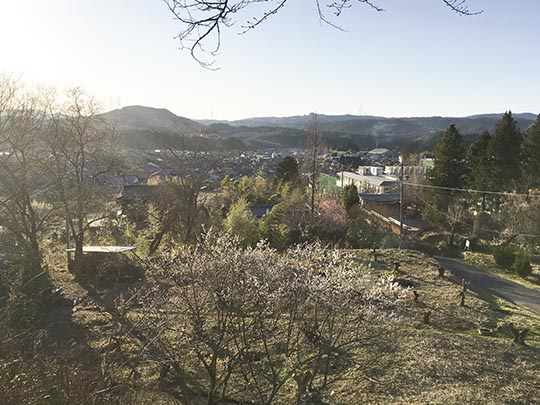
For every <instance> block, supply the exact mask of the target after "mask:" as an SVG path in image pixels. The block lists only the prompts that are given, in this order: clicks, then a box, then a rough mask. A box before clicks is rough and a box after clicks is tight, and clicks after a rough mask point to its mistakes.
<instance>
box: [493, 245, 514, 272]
mask: <svg viewBox="0 0 540 405" xmlns="http://www.w3.org/2000/svg"><path fill="white" fill-rule="evenodd" d="M493 258H494V259H495V263H497V265H498V266H501V267H503V268H505V269H510V268H511V267H512V265H513V264H514V261H515V260H516V254H515V252H514V249H512V247H511V246H509V245H499V246H496V247H495V248H494V249H493Z"/></svg>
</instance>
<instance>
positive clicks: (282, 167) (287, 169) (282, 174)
mask: <svg viewBox="0 0 540 405" xmlns="http://www.w3.org/2000/svg"><path fill="white" fill-rule="evenodd" d="M299 178H300V172H299V170H298V162H297V161H296V159H295V158H294V157H292V156H285V157H284V158H283V159H282V160H281V161H280V162H279V163H278V164H277V166H276V176H275V178H274V185H275V186H279V185H282V184H284V183H294V182H297V181H298V179H299Z"/></svg>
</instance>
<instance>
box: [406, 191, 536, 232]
mask: <svg viewBox="0 0 540 405" xmlns="http://www.w3.org/2000/svg"><path fill="white" fill-rule="evenodd" d="M414 194H415V196H416V197H417V198H418V199H420V201H422V202H423V203H424V204H426V205H427V206H428V207H430V208H431V209H432V210H434V211H436V212H438V213H439V214H441V215H443V216H444V217H446V218H448V219H450V220H451V221H454V222H456V223H460V224H463V225H466V226H468V227H469V228H472V229H474V226H473V225H471V224H468V223H467V222H465V221H460V220H459V219H457V218H454V217H452V216H450V215H448V214H447V213H445V212H442V211H441V210H439V209H437V208H436V207H434V206H433V205H431V204H430V203H429V202H427V201H426V200H424V199H423V198H422V197H420V195H418V193H414ZM482 231H484V232H489V233H493V234H496V235H500V234H505V233H506V234H510V235H515V236H522V237H530V238H538V237H540V234H528V233H512V232H509V231H504V230H503V231H497V230H495V229H487V228H482Z"/></svg>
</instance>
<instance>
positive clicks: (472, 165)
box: [467, 131, 494, 210]
mask: <svg viewBox="0 0 540 405" xmlns="http://www.w3.org/2000/svg"><path fill="white" fill-rule="evenodd" d="M491 139H492V136H491V134H490V133H489V132H488V131H486V132H484V133H483V134H482V135H480V137H479V138H478V139H477V140H476V142H475V143H474V144H472V146H471V147H470V149H469V152H468V154H467V160H468V161H469V176H468V183H469V186H471V187H472V188H475V189H477V190H490V189H492V188H493V183H494V178H493V159H492V156H491V155H490V144H491ZM481 198H482V210H486V204H487V203H488V201H487V195H486V194H483V195H482V196H481Z"/></svg>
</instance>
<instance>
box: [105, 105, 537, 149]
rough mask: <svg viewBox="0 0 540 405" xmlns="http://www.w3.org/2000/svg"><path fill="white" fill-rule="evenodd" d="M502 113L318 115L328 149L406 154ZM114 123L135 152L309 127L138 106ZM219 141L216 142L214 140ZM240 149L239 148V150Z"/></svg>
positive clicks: (252, 142)
mask: <svg viewBox="0 0 540 405" xmlns="http://www.w3.org/2000/svg"><path fill="white" fill-rule="evenodd" d="M501 116H502V114H481V115H474V116H470V117H410V118H385V117H375V116H354V115H318V120H319V124H320V128H321V131H322V132H323V136H324V138H325V140H326V142H327V143H328V145H329V146H330V147H352V148H354V149H360V150H366V149H371V148H374V147H376V146H380V147H387V148H397V147H400V146H402V145H405V144H409V143H411V145H406V149H407V150H412V151H417V150H426V149H430V148H431V147H432V146H433V144H434V140H435V139H436V137H437V135H438V134H439V133H440V132H441V131H444V130H445V129H446V128H448V126H449V125H450V123H452V122H454V123H455V124H456V125H457V127H458V129H459V130H460V131H461V133H462V134H463V135H465V136H470V137H469V138H470V140H471V142H472V140H473V139H474V137H473V135H478V134H480V133H482V132H484V131H493V130H494V129H495V125H496V124H497V122H498V120H499V119H500V117H501ZM103 117H105V118H106V119H108V120H110V121H112V122H114V123H115V124H116V125H117V126H118V128H119V130H120V132H121V133H122V134H123V135H124V136H125V138H126V143H127V144H128V145H130V146H132V147H135V148H143V149H145V148H157V147H159V142H158V138H159V135H160V134H163V133H178V134H183V135H197V136H199V135H203V136H204V137H207V138H209V139H212V141H209V143H211V142H214V140H215V139H225V138H238V140H240V141H241V142H237V141H235V142H234V143H235V144H238V145H240V146H242V145H244V146H245V147H246V148H247V149H264V148H291V147H301V146H302V145H303V143H304V139H305V137H306V135H307V131H308V129H309V120H310V118H311V115H303V116H291V117H256V118H248V119H243V120H236V121H216V120H200V121H198V122H197V121H194V120H191V119H188V118H184V117H180V116H177V115H175V114H173V113H172V112H170V111H168V110H166V109H156V108H150V107H142V106H130V107H124V108H122V109H120V110H113V111H110V112H108V113H105V114H103ZM514 117H515V118H516V120H517V122H518V125H519V127H520V128H521V129H522V130H525V129H527V128H528V127H529V126H530V125H531V124H532V123H533V121H534V119H535V118H536V117H535V115H534V114H531V113H523V114H514ZM218 143H219V142H218ZM242 148H243V146H242Z"/></svg>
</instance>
